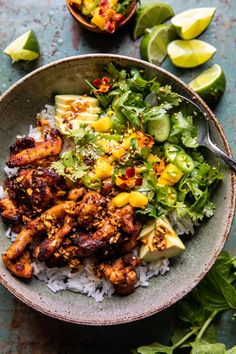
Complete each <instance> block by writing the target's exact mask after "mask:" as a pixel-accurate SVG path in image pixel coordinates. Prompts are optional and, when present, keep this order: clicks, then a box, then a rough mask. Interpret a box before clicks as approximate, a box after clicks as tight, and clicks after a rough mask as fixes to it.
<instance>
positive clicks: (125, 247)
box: [121, 221, 142, 254]
mask: <svg viewBox="0 0 236 354" xmlns="http://www.w3.org/2000/svg"><path fill="white" fill-rule="evenodd" d="M141 228H142V224H141V223H140V222H139V221H137V222H136V223H135V224H134V231H133V233H132V234H131V237H129V236H127V237H129V238H128V240H127V241H125V242H124V243H123V244H122V247H121V251H122V253H125V254H126V253H129V252H131V251H132V250H133V249H134V248H135V247H136V246H137V244H138V236H139V233H140V231H141Z"/></svg>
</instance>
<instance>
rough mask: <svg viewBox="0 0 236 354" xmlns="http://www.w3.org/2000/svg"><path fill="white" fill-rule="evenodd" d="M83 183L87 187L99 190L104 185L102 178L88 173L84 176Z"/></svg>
mask: <svg viewBox="0 0 236 354" xmlns="http://www.w3.org/2000/svg"><path fill="white" fill-rule="evenodd" d="M83 184H84V186H85V187H86V188H89V189H92V190H97V189H100V188H101V186H102V180H101V178H99V177H97V176H94V175H87V176H85V177H84V178H83Z"/></svg>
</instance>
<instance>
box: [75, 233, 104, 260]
mask: <svg viewBox="0 0 236 354" xmlns="http://www.w3.org/2000/svg"><path fill="white" fill-rule="evenodd" d="M70 238H71V240H72V243H73V245H76V246H77V256H78V257H81V258H90V257H94V256H95V255H96V254H97V252H98V250H99V249H101V248H103V247H104V246H105V245H106V240H105V239H102V238H95V237H94V234H93V233H92V232H87V233H84V232H80V231H77V232H76V233H74V234H73V235H71V236H70Z"/></svg>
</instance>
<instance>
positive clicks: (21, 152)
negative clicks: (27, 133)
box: [6, 129, 63, 168]
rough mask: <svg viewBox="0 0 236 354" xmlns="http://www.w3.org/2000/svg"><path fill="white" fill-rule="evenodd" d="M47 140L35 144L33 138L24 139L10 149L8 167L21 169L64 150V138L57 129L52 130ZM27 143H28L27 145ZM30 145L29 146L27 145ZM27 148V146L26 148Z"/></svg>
mask: <svg viewBox="0 0 236 354" xmlns="http://www.w3.org/2000/svg"><path fill="white" fill-rule="evenodd" d="M48 135H49V137H48V139H47V140H44V141H39V142H35V140H34V139H33V138H22V139H19V140H17V142H16V143H15V144H14V145H13V146H11V148H10V152H11V154H10V159H9V160H8V162H7V163H6V164H7V166H8V167H10V168H12V167H21V166H25V165H29V164H32V163H34V162H35V161H37V160H39V159H42V158H45V157H51V156H55V155H59V154H60V152H61V149H62V144H63V141H62V138H61V135H60V133H59V132H58V131H57V130H56V129H51V130H50V133H49V134H48ZM26 142H27V143H26ZM27 144H28V145H27ZM25 146H27V147H26V148H25Z"/></svg>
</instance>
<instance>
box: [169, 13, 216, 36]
mask: <svg viewBox="0 0 236 354" xmlns="http://www.w3.org/2000/svg"><path fill="white" fill-rule="evenodd" d="M215 11H216V8H215V7H200V8H197V9H192V10H188V11H184V12H181V13H180V14H179V15H176V16H175V17H173V18H172V19H171V23H172V25H173V26H174V27H175V30H176V32H177V33H178V35H179V36H180V37H181V38H182V39H193V38H196V37H198V36H199V35H200V34H201V33H202V32H203V31H204V30H205V29H206V28H207V27H208V25H209V24H210V22H211V20H212V19H213V17H214V14H215Z"/></svg>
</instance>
